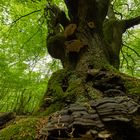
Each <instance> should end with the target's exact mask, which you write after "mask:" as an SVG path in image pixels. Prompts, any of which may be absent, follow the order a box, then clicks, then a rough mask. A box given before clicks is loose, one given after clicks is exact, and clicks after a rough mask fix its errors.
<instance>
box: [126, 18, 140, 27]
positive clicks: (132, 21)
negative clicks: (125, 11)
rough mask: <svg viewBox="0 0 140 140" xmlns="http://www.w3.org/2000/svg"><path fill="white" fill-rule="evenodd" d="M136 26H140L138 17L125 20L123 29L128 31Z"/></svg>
mask: <svg viewBox="0 0 140 140" xmlns="http://www.w3.org/2000/svg"><path fill="white" fill-rule="evenodd" d="M138 24H140V16H137V17H135V18H131V19H128V20H125V29H129V28H131V27H133V26H135V25H138Z"/></svg>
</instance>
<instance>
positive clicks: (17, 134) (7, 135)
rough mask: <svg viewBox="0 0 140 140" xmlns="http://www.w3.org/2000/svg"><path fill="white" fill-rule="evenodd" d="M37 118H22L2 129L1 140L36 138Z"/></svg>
mask: <svg viewBox="0 0 140 140" xmlns="http://www.w3.org/2000/svg"><path fill="white" fill-rule="evenodd" d="M37 120H38V119H37V118H28V119H21V120H19V121H17V122H16V123H15V124H12V125H9V126H7V127H6V128H4V129H2V130H1V131H0V140H34V139H35V137H36V123H37Z"/></svg>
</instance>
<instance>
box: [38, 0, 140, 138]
mask: <svg viewBox="0 0 140 140" xmlns="http://www.w3.org/2000/svg"><path fill="white" fill-rule="evenodd" d="M65 3H66V5H67V8H68V13H69V17H70V20H68V19H67V18H66V16H65V14H64V12H63V11H60V10H57V11H59V12H57V17H59V20H58V18H57V20H55V23H54V25H55V26H56V25H60V24H61V25H62V26H63V28H64V30H61V31H60V32H59V33H58V32H56V30H54V31H53V32H52V33H51V34H50V35H49V36H48V38H47V47H48V52H49V53H50V55H51V56H52V57H54V58H57V59H60V60H61V62H62V64H63V69H62V70H59V71H57V72H56V73H54V74H53V75H52V77H51V78H50V81H49V83H48V89H47V92H46V94H45V96H44V100H43V103H42V105H41V108H40V111H46V113H48V114H50V113H52V112H56V111H57V113H54V114H52V115H51V116H50V118H49V122H48V123H47V124H46V125H45V126H44V127H43V128H42V130H41V135H42V136H43V137H45V138H48V139H50V140H53V139H81V140H84V139H93V140H94V139H95V140H97V139H104V140H106V139H108V140H111V139H113V140H128V139H130V140H132V139H135V140H139V139H140V102H139V95H140V81H139V80H137V79H133V78H131V77H128V76H126V75H124V74H121V73H119V71H118V70H117V69H119V64H120V60H119V54H120V50H121V48H122V34H123V33H124V32H125V31H126V29H128V28H130V27H132V26H134V25H136V24H138V23H139V22H140V19H139V17H136V18H133V19H128V20H122V21H120V20H117V19H116V18H115V15H114V12H113V9H112V5H111V1H109V0H106V1H105V0H86V1H85V0H77V1H75V0H65ZM50 7H51V6H50ZM52 9H53V8H52ZM62 13H63V14H62ZM54 14H56V13H54ZM58 15H61V16H58ZM62 15H63V16H62ZM106 16H108V18H106ZM53 20H54V19H53ZM56 21H57V22H56ZM64 21H65V23H64ZM50 25H51V26H50V28H52V24H50ZM53 27H54V26H53ZM57 27H58V26H57ZM58 110H61V111H58Z"/></svg>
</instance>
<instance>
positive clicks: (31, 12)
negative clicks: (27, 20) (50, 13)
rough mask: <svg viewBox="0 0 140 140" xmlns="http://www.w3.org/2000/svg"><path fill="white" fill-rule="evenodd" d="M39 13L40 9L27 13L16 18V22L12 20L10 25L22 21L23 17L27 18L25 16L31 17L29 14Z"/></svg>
mask: <svg viewBox="0 0 140 140" xmlns="http://www.w3.org/2000/svg"><path fill="white" fill-rule="evenodd" d="M39 11H41V9H40V10H36V11H33V12H31V13H28V14H26V15H23V16H20V17H19V18H17V19H16V20H14V21H13V22H12V24H14V23H16V22H17V21H19V20H20V19H22V18H24V17H27V16H29V15H31V14H33V13H36V12H39Z"/></svg>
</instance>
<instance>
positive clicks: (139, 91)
mask: <svg viewBox="0 0 140 140" xmlns="http://www.w3.org/2000/svg"><path fill="white" fill-rule="evenodd" d="M125 88H126V90H127V93H128V94H133V95H134V94H135V95H139V96H140V80H139V79H134V78H131V79H126V81H125Z"/></svg>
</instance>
